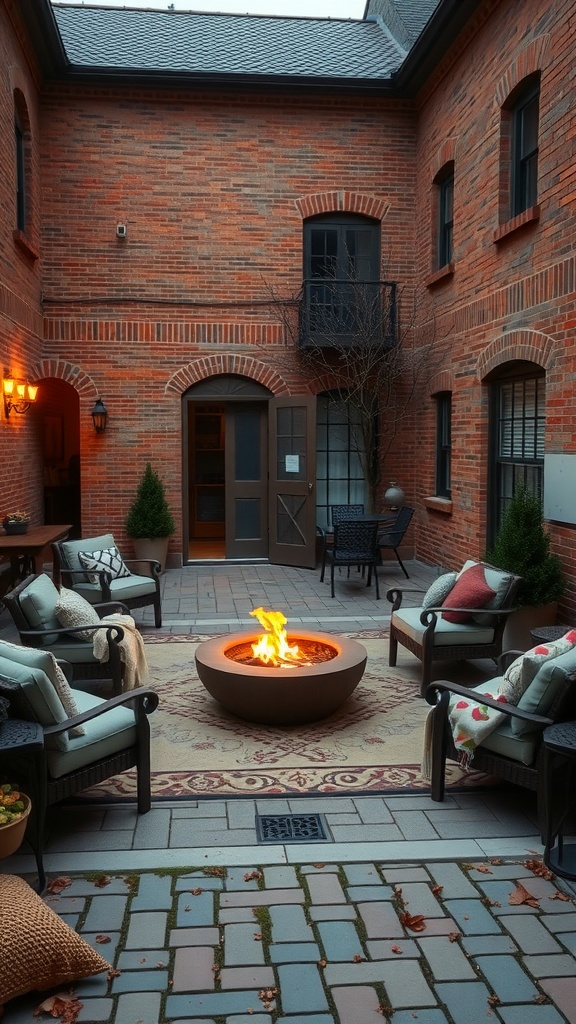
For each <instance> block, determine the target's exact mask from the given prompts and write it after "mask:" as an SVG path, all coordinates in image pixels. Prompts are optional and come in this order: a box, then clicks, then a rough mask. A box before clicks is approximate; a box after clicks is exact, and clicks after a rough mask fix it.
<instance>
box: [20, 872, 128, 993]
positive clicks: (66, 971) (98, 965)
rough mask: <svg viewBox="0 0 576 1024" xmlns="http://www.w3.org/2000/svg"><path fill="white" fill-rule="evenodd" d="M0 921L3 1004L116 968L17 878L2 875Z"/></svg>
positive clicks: (21, 879)
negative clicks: (0, 923)
mask: <svg viewBox="0 0 576 1024" xmlns="http://www.w3.org/2000/svg"><path fill="white" fill-rule="evenodd" d="M0 921H1V922H2V927H1V928H0V1006H3V1005H4V1003H7V1002H8V1000H9V999H14V997H15V996H22V995H24V994H25V993H26V992H31V991H33V990H34V989H38V990H39V991H43V990H44V989H48V988H55V987H56V986H57V985H65V984H67V983H68V982H71V981H77V980H78V979H79V978H87V977H89V976H90V975H92V974H100V973H101V972H102V971H110V970H111V969H112V968H111V965H110V964H109V963H108V962H107V961H106V960H104V958H103V957H101V956H100V954H99V953H97V952H96V951H95V950H94V949H92V946H89V945H88V943H87V942H85V941H84V939H82V938H81V937H80V936H79V935H78V934H77V933H76V932H75V931H73V930H72V928H70V926H69V925H67V924H65V923H64V921H62V920H61V919H60V918H59V917H58V914H56V913H54V911H53V910H52V909H51V908H50V907H48V906H46V904H45V903H44V901H43V900H42V899H40V896H38V895H37V893H35V892H34V890H33V889H31V888H30V886H29V885H28V883H27V882H25V881H24V879H23V878H18V876H17V875H0Z"/></svg>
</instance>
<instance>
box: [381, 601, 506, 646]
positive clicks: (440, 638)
mask: <svg viewBox="0 0 576 1024" xmlns="http://www.w3.org/2000/svg"><path fill="white" fill-rule="evenodd" d="M422 611H423V609H422V608H399V609H398V611H396V612H393V614H392V622H393V623H394V624H395V625H398V627H399V628H400V630H401V631H402V632H403V633H405V634H406V636H409V637H411V638H412V639H413V640H417V641H419V642H421V641H422V637H423V635H424V626H423V625H422V623H421V622H420V615H421V614H422ZM493 641H494V630H493V629H492V628H491V627H490V626H481V625H478V623H476V622H447V621H446V619H443V618H441V617H440V615H439V616H438V618H437V620H436V626H435V628H434V644H435V645H436V644H437V645H438V646H441V647H444V646H446V647H459V646H460V645H461V644H462V645H466V644H491V643H493Z"/></svg>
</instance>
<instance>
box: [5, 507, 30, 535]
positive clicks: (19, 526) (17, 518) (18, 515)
mask: <svg viewBox="0 0 576 1024" xmlns="http://www.w3.org/2000/svg"><path fill="white" fill-rule="evenodd" d="M29 523H30V516H29V515H28V513H27V512H6V513H5V514H4V515H3V517H2V526H3V527H4V531H5V533H8V534H11V533H27V532H28V524H29Z"/></svg>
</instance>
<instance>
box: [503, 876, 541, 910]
mask: <svg viewBox="0 0 576 1024" xmlns="http://www.w3.org/2000/svg"><path fill="white" fill-rule="evenodd" d="M508 903H510V904H511V905H512V906H515V907H517V906H520V904H521V903H526V904H527V905H528V906H529V907H534V908H535V909H536V910H538V908H539V906H540V903H539V897H538V896H533V895H532V893H530V892H528V889H526V888H525V887H524V886H523V885H522V883H521V882H519V883H518V885H517V886H516V888H515V889H514V891H513V892H511V893H510V895H509V897H508Z"/></svg>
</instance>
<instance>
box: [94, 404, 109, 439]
mask: <svg viewBox="0 0 576 1024" xmlns="http://www.w3.org/2000/svg"><path fill="white" fill-rule="evenodd" d="M107 419H108V412H107V411H106V406H105V405H104V402H103V401H102V399H101V398H97V399H96V403H95V405H94V408H93V409H92V422H93V424H94V430H95V431H96V433H97V434H103V433H104V431H105V430H106V421H107Z"/></svg>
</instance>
